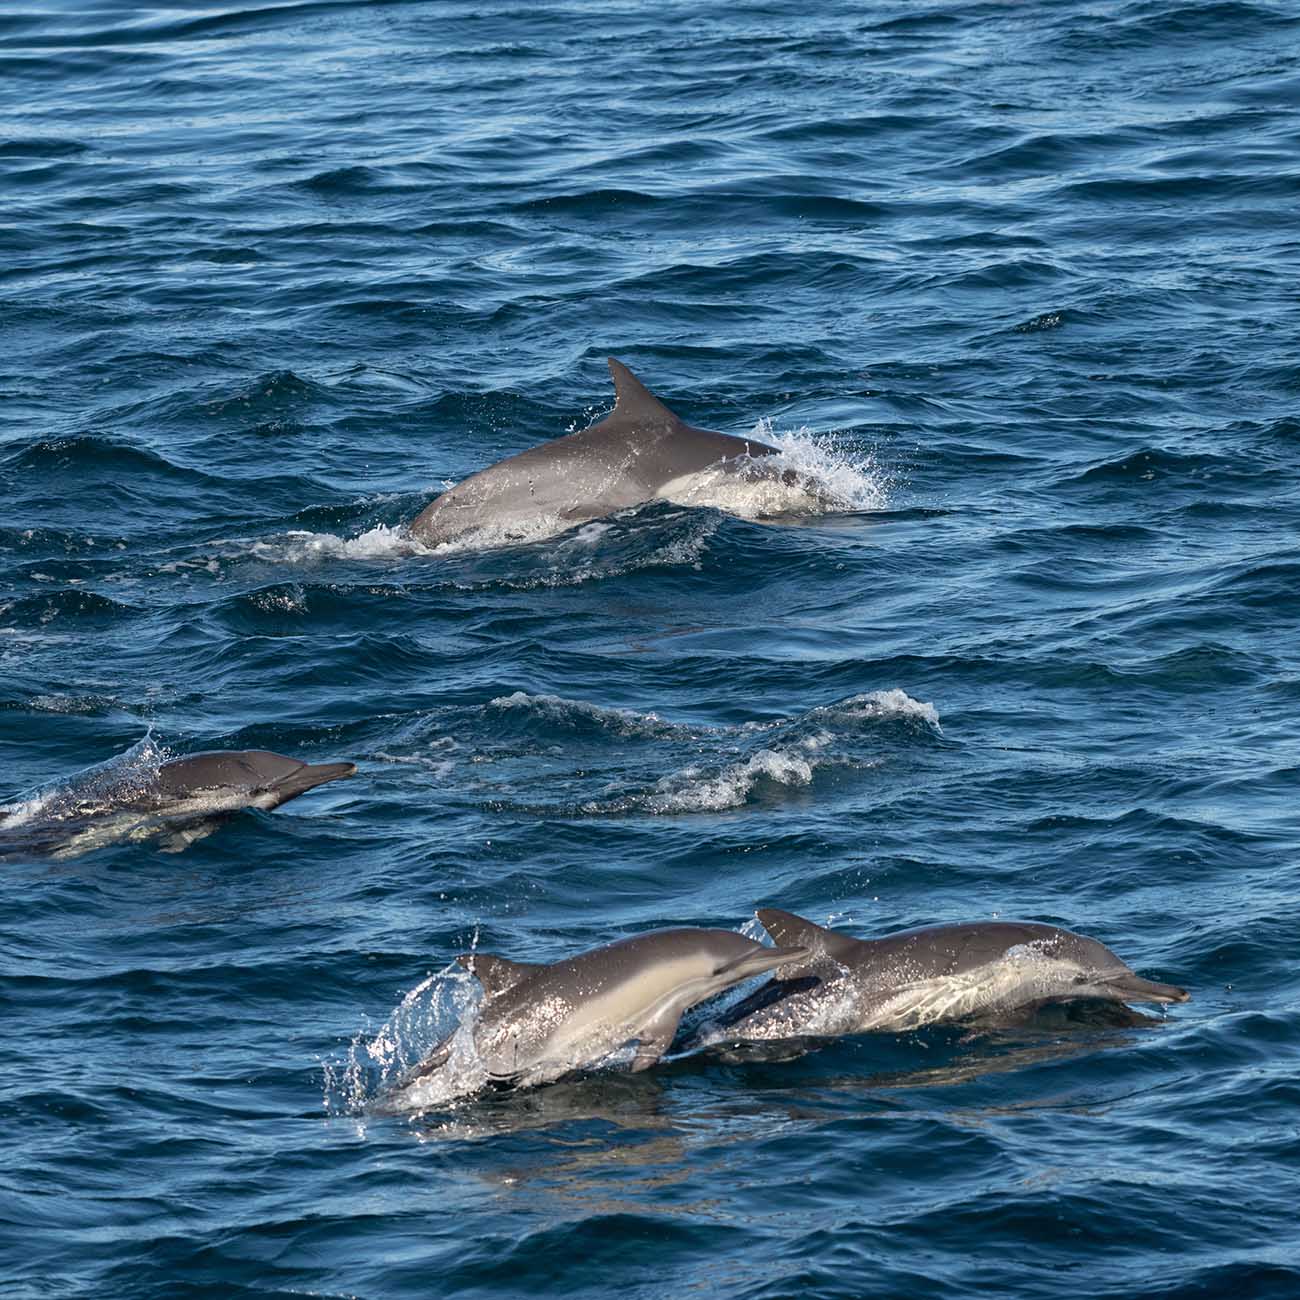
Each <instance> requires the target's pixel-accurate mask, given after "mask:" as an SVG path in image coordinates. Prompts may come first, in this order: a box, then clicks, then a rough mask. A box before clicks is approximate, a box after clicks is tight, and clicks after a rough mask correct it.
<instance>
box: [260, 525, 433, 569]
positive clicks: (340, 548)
mask: <svg viewBox="0 0 1300 1300" xmlns="http://www.w3.org/2000/svg"><path fill="white" fill-rule="evenodd" d="M249 549H250V552H251V554H253V555H255V556H256V557H257V558H258V559H259V560H270V561H271V562H273V563H275V564H312V563H315V562H318V561H320V560H392V559H404V558H406V557H408V556H412V555H431V554H432V553H433V552H432V551H431V549H430V548H429V547H427V546H424V545H422V544H421V543H420V542H417V541H416V540H415V539H414V538H413V537H411V536H409V535H408V533H407V532H406V530H405V529H404V528H390V527H389V526H388V525H387V524H378V525H376V526H375V527H374V528H370V529H367V530H366V531H365V532H364V533H358V534H357V536H355V537H338V536H336V535H335V534H334V533H313V532H307V531H304V530H301V529H295V530H293V531H291V532H288V533H285V534H284V535H283V536H281V537H276V538H272V539H271V540H269V541H260V542H254V543H253V544H252V546H251V547H250V548H249Z"/></svg>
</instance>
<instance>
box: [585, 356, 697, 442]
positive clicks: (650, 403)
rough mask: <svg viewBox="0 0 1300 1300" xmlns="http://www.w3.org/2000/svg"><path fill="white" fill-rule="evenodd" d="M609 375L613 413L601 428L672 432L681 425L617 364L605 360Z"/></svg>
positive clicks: (617, 362) (654, 397) (682, 422)
mask: <svg viewBox="0 0 1300 1300" xmlns="http://www.w3.org/2000/svg"><path fill="white" fill-rule="evenodd" d="M608 360H609V373H610V374H611V375H613V376H614V409H613V410H612V411H611V412H610V413H609V414H608V415H607V416H606V417H605V418H604V419H603V420H602V421H601V424H603V425H612V424H626V425H636V426H639V427H641V428H651V429H653V428H676V427H677V426H678V425H681V424H684V423H685V421H683V420H682V419H681V418H680V417H679V416H677V415H674V414H673V412H672V411H670V410H669V409H668V408H667V407H666V406H665V405H664V404H663V403H662V402H661V401H660V400H659V399H658V398H657V397H656V396H655V395H654V394H653V393H652V392H651V391H650V390H649V389H648V388H647V387H646V386H645V385H644V384H643V383H642V382H641V381H640V380H639V379H638V378H637V377H636V376H635V375H634V374H633V373H632V372H631V371H630V370H629V369H628V368H627V367H626V366H625V365H624V364H623V363H622V362H621V361H615V360H614V358H613V357H609V358H608Z"/></svg>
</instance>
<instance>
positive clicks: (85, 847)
mask: <svg viewBox="0 0 1300 1300" xmlns="http://www.w3.org/2000/svg"><path fill="white" fill-rule="evenodd" d="M132 752H133V753H134V751H132ZM356 770H357V769H356V764H355V763H304V762H302V761H301V760H300V759H296V758H288V757H286V756H285V755H284V754H275V753H272V752H271V751H270V750H266V749H237V750H234V749H227V750H210V751H208V752H205V753H200V754H190V755H188V756H187V757H185V758H177V759H172V760H170V761H168V762H164V763H157V764H153V763H141V762H139V761H138V759H137V760H136V761H131V760H130V758H129V756H127V757H126V759H125V761H124V759H123V758H119V759H117V760H115V761H113V762H110V763H105V764H101V765H99V766H98V767H93V768H89V769H87V770H86V771H85V772H81V773H78V774H77V775H76V776H75V777H73V778H71V780H69V781H66V782H61V783H59V784H57V785H54V786H51V787H47V788H46V789H44V790H42V791H39V792H37V793H36V794H35V795H33V796H29V797H28V798H26V799H24V800H21V801H19V802H16V803H13V804H9V805H7V806H5V807H0V853H4V854H6V855H12V854H13V853H14V852H24V853H38V854H41V855H44V856H53V857H56V858H70V857H76V856H78V855H80V854H82V853H85V852H88V851H89V850H90V849H95V848H100V847H102V846H103V845H106V844H113V843H117V842H119V841H121V840H126V839H131V840H142V839H153V838H161V839H162V841H163V847H164V848H166V849H169V850H172V851H178V850H180V849H183V848H185V847H186V845H188V844H191V843H193V841H194V840H196V839H200V838H202V837H203V836H204V835H208V834H210V833H211V832H212V831H213V830H215V829H216V827H217V826H218V825H219V823H220V821H221V820H222V819H224V818H225V817H226V816H228V815H229V814H231V813H234V812H238V811H240V810H241V809H244V808H260V809H263V810H264V811H268V812H269V811H270V810H271V809H272V808H278V807H279V806H280V805H281V804H283V803H287V802H288V801H289V800H290V799H296V798H298V796H299V795H302V794H306V793H307V791H308V790H314V789H315V788H316V787H317V786H318V785H323V784H324V783H325V782H326V781H334V780H337V779H338V778H339V777H343V776H351V775H352V773H353V772H355V771H356Z"/></svg>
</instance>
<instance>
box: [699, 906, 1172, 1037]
mask: <svg viewBox="0 0 1300 1300" xmlns="http://www.w3.org/2000/svg"><path fill="white" fill-rule="evenodd" d="M758 919H759V920H760V921H761V922H762V923H763V926H764V927H765V928H766V930H767V932H768V933H769V934H770V935H771V936H772V937H773V939H775V940H776V941H777V943H780V944H787V945H793V944H798V945H801V946H803V947H805V948H807V949H809V950H810V953H811V956H810V957H809V958H807V959H806V960H804V961H802V962H796V963H791V964H790V965H788V966H786V967H785V968H783V969H782V970H781V971H780V972H779V977H778V978H777V979H775V980H772V981H769V982H768V983H767V984H765V985H764V986H763V987H762V988H760V989H758V990H757V991H756V992H755V993H754V994H753V996H752V997H750V998H748V999H746V1000H745V1001H744V1002H741V1003H739V1004H738V1005H737V1006H736V1007H733V1008H732V1009H731V1010H730V1012H729V1013H728V1015H727V1016H726V1017H725V1020H724V1022H723V1028H722V1031H721V1032H720V1033H718V1032H715V1033H711V1034H710V1035H709V1037H710V1039H712V1040H714V1041H717V1040H719V1039H721V1040H724V1041H727V1042H737V1041H739V1042H758V1041H765V1040H783V1039H795V1038H822V1037H838V1036H839V1035H842V1034H860V1033H866V1032H868V1031H871V1030H893V1031H899V1030H906V1029H915V1028H917V1027H919V1026H920V1025H924V1024H933V1023H936V1022H939V1021H954V1020H968V1019H975V1018H978V1019H986V1018H997V1017H999V1016H1004V1015H1007V1014H1008V1013H1014V1012H1016V1011H1017V1010H1024V1009H1026V1008H1028V1007H1031V1006H1035V1005H1041V1004H1043V1003H1046V1002H1054V1001H1059V1000H1063V999H1076V998H1090V999H1104V1000H1106V1001H1110V1002H1122V1003H1126V1002H1159V1003H1167V1002H1186V1001H1187V1000H1188V998H1189V997H1190V994H1188V992H1187V990H1186V989H1181V988H1177V987H1176V986H1174V985H1172V984H1158V983H1156V982H1155V981H1154V980H1147V979H1143V978H1142V977H1141V976H1140V975H1137V974H1135V973H1134V972H1133V971H1132V970H1130V969H1129V968H1128V966H1126V965H1125V964H1124V963H1123V962H1122V961H1120V959H1119V958H1118V957H1116V956H1115V954H1114V953H1113V952H1111V950H1110V949H1109V948H1107V947H1106V946H1105V945H1104V944H1101V943H1098V942H1097V941H1096V940H1095V939H1087V938H1084V937H1083V936H1082V935H1079V934H1074V933H1072V932H1071V931H1069V930H1062V929H1059V928H1058V927H1056V926H1054V925H1042V924H1039V923H1037V922H1033V921H973V922H967V923H963V924H958V925H932V926H925V927H923V928H921V929H916V930H905V931H903V932H901V933H899V934H891V935H887V936H886V937H885V938H883V939H854V938H852V937H850V936H849V935H845V934H838V933H836V932H835V931H833V930H827V929H824V928H823V927H822V926H819V925H815V924H814V923H813V922H812V921H807V920H804V918H803V917H799V916H795V915H794V914H793V913H791V912H781V911H777V910H776V909H775V908H764V909H762V910H761V911H759V913H758Z"/></svg>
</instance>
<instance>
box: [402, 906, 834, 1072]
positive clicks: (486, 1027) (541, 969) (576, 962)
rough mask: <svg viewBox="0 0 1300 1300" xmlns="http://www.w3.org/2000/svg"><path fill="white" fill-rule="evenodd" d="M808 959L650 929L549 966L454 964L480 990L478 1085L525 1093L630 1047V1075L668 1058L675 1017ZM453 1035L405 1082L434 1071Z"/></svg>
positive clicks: (743, 942) (800, 951)
mask: <svg viewBox="0 0 1300 1300" xmlns="http://www.w3.org/2000/svg"><path fill="white" fill-rule="evenodd" d="M806 956H808V952H807V950H806V949H805V948H803V947H800V946H790V947H783V948H765V947H764V946H763V945H762V944H759V943H755V942H754V941H753V940H752V939H747V938H745V936H744V935H741V934H736V933H735V932H734V931H732V930H702V929H680V930H653V931H650V932H649V933H647V934H638V935H634V936H633V937H632V938H629V939H620V940H619V941H618V942H617V943H611V944H607V945H606V946H605V947H602V948H592V949H591V950H590V951H588V952H583V953H579V954H578V955H577V956H576V957H568V958H565V960H563V961H558V962H555V963H554V964H552V965H531V964H528V963H525V962H516V961H507V960H506V959H505V958H504V957H492V956H488V955H486V954H484V953H468V954H466V955H465V956H463V957H458V958H457V959H456V960H457V961H459V962H460V964H461V965H462V966H464V967H465V968H466V969H467V970H469V971H471V972H472V973H473V974H474V975H475V977H476V978H477V979H478V981H479V983H480V984H481V985H482V986H483V994H484V1000H483V1004H482V1006H481V1008H480V1009H479V1013H478V1019H477V1021H476V1022H475V1024H474V1026H473V1042H474V1050H475V1054H476V1055H477V1056H478V1058H479V1061H480V1063H481V1065H482V1068H483V1069H484V1071H485V1072H486V1074H487V1077H488V1079H490V1080H493V1081H496V1082H503V1083H511V1084H516V1085H519V1086H527V1085H529V1084H535V1083H545V1082H549V1081H550V1080H553V1079H558V1078H561V1077H562V1076H563V1075H566V1074H569V1073H571V1072H572V1071H574V1070H578V1069H581V1068H582V1067H583V1066H587V1065H594V1064H596V1063H597V1062H599V1061H602V1060H604V1059H605V1057H607V1056H609V1055H610V1054H611V1053H613V1052H616V1051H618V1050H619V1049H620V1048H622V1047H625V1046H627V1045H628V1044H630V1043H633V1042H635V1043H636V1055H635V1057H634V1059H633V1061H632V1070H633V1071H639V1070H645V1069H648V1068H649V1067H650V1066H652V1065H654V1064H655V1062H656V1061H658V1060H659V1058H660V1057H661V1056H662V1055H663V1054H664V1053H665V1052H666V1051H667V1050H668V1047H669V1045H670V1044H671V1043H672V1041H673V1035H674V1034H676V1032H677V1025H678V1023H679V1021H680V1020H681V1018H682V1013H683V1012H685V1011H686V1010H687V1009H688V1008H690V1007H693V1006H695V1005H696V1003H699V1002H703V1001H706V1000H707V999H708V998H711V997H713V996H714V995H715V994H717V993H721V992H722V991H723V990H725V989H729V988H731V987H732V985H734V984H739V983H741V982H742V981H743V980H747V979H750V978H751V977H753V976H755V975H762V974H765V973H766V972H767V971H770V970H772V969H774V968H775V967H777V966H779V965H781V964H782V963H784V962H790V961H794V960H797V959H799V958H803V957H806ZM455 1037H456V1033H455V1032H453V1033H452V1034H451V1035H449V1036H448V1037H447V1038H446V1039H444V1040H443V1041H442V1042H441V1043H440V1044H439V1045H438V1046H437V1047H435V1048H434V1050H433V1051H432V1052H431V1053H430V1054H429V1056H428V1057H427V1058H426V1059H425V1060H424V1061H423V1062H422V1063H421V1065H420V1066H419V1067H418V1068H417V1070H416V1071H415V1072H414V1074H413V1075H412V1076H411V1077H410V1079H408V1080H407V1081H406V1082H407V1083H409V1082H411V1081H413V1080H414V1079H418V1078H422V1077H424V1076H425V1075H428V1074H431V1073H433V1072H434V1071H435V1070H437V1069H438V1068H439V1067H441V1066H442V1065H443V1064H444V1063H445V1062H446V1061H447V1059H448V1057H449V1056H450V1055H451V1052H452V1045H453V1039H454V1038H455Z"/></svg>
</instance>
